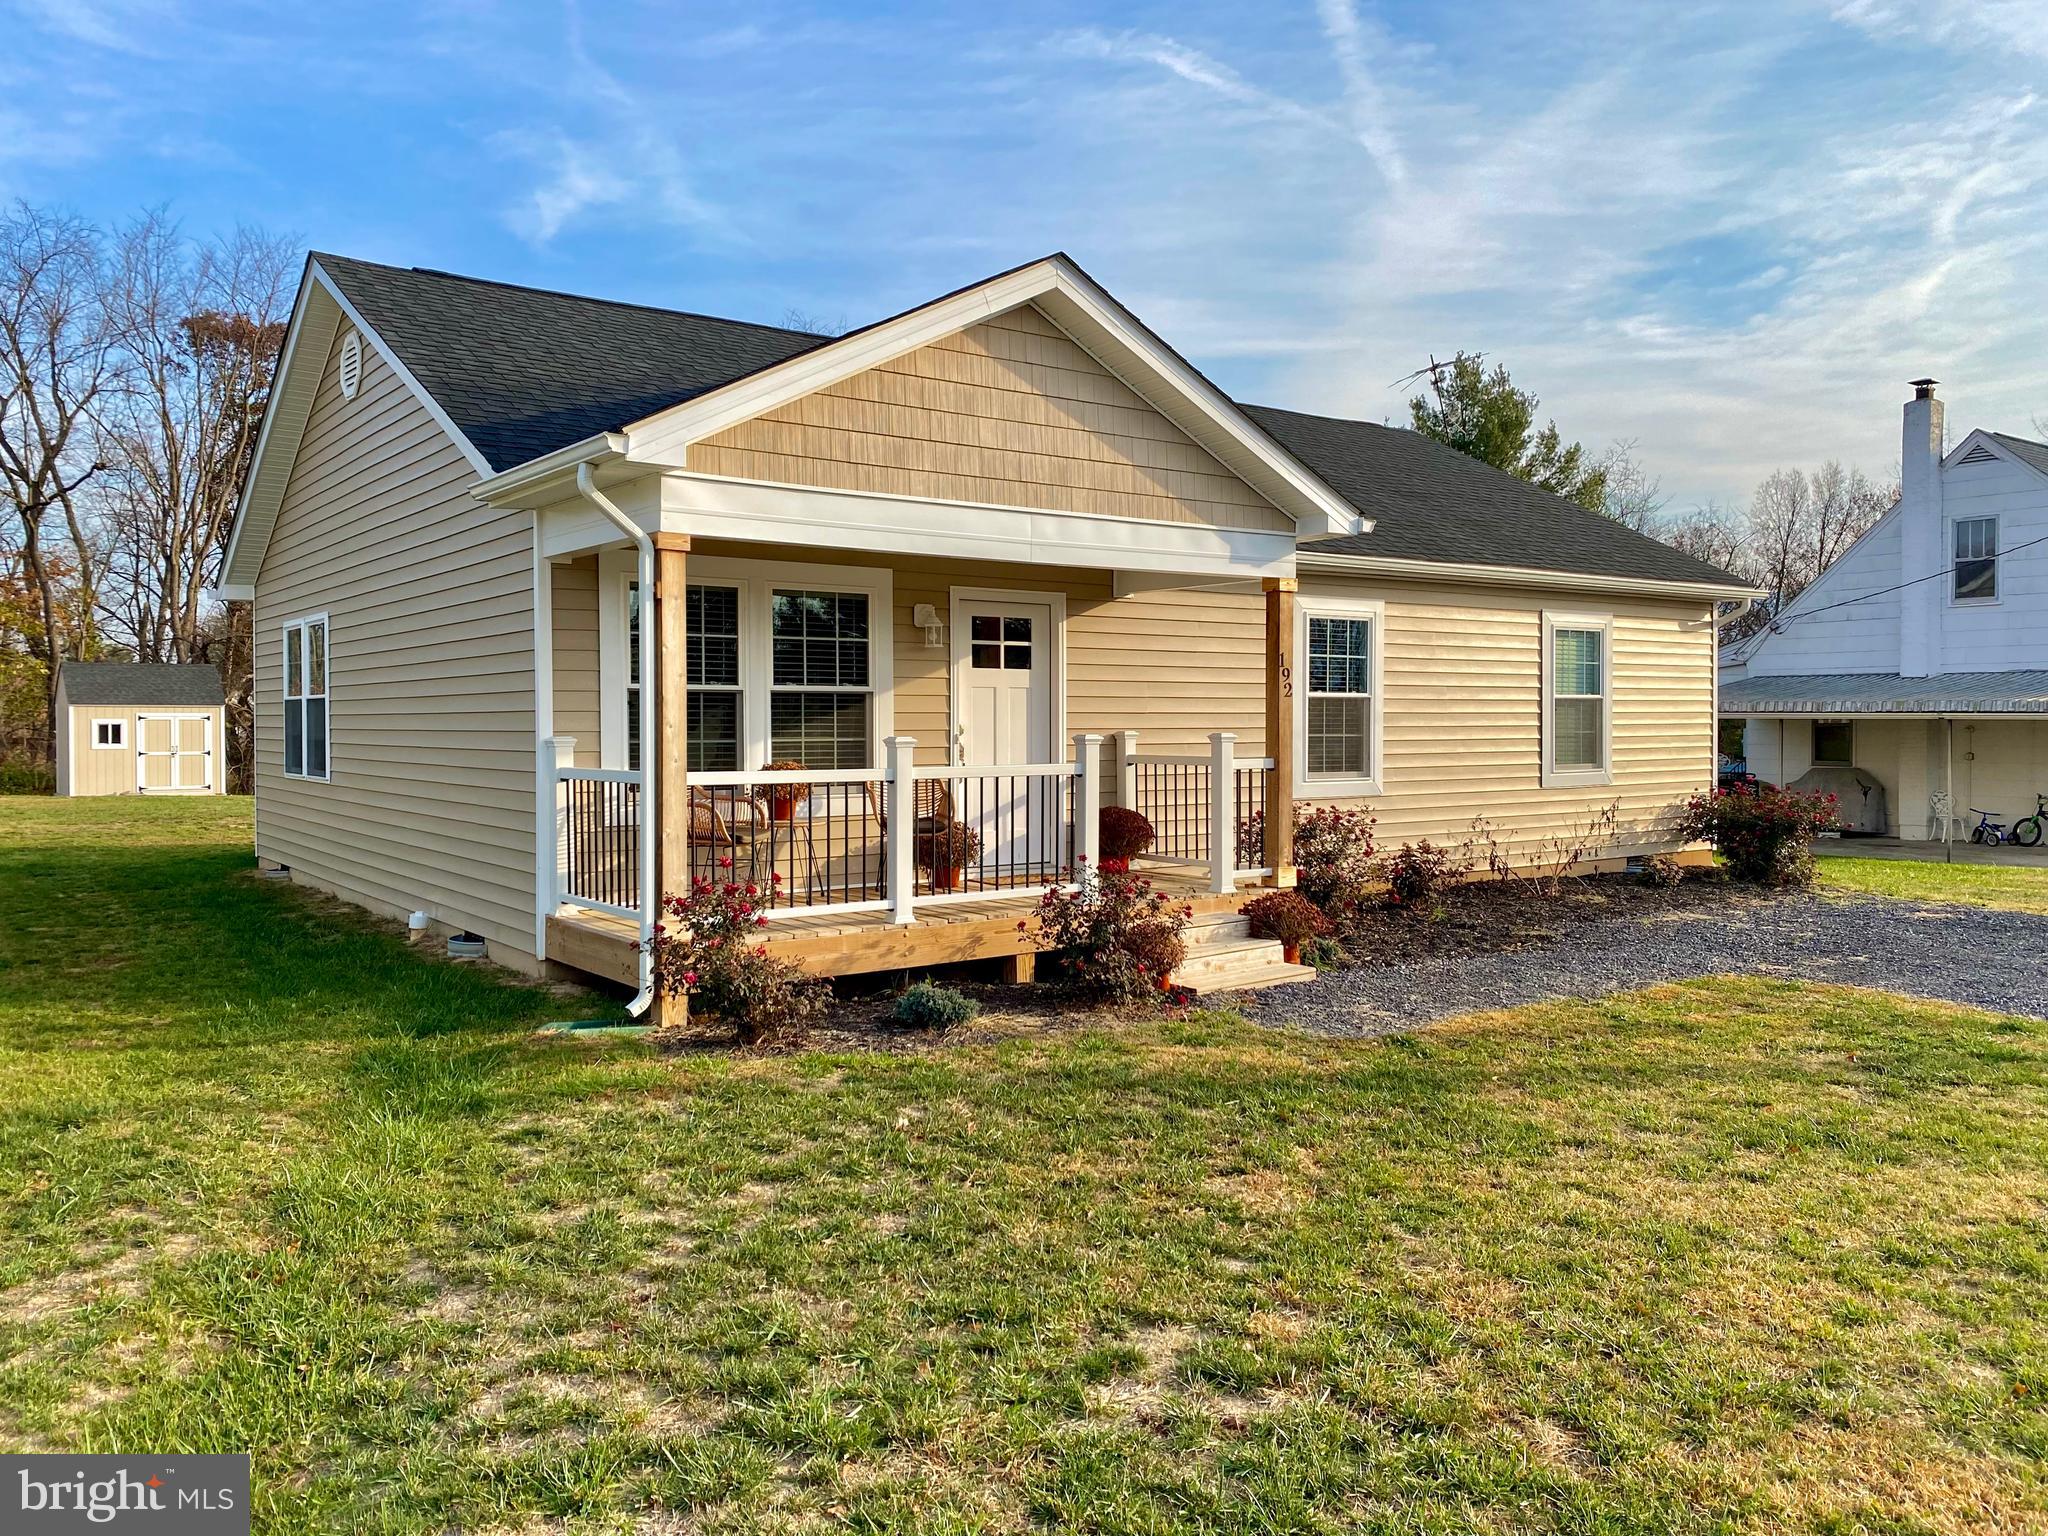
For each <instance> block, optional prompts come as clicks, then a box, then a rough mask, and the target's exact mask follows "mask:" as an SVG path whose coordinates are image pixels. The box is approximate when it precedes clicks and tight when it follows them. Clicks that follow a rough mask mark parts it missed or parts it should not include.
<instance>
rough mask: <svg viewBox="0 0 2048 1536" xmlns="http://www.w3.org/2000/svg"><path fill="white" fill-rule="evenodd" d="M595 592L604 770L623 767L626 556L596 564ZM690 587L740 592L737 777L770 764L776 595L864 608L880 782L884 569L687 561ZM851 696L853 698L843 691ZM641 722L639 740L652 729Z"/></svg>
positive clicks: (889, 679) (886, 644)
mask: <svg viewBox="0 0 2048 1536" xmlns="http://www.w3.org/2000/svg"><path fill="white" fill-rule="evenodd" d="M598 568H599V571H600V573H601V575H602V576H603V577H604V579H603V580H602V581H600V583H599V584H598V624H599V635H598V673H599V681H600V683H601V684H602V699H601V703H600V714H599V719H600V721H601V728H602V733H603V737H604V741H603V753H604V756H603V762H604V766H605V767H607V768H624V767H625V766H626V662H627V654H626V639H625V624H626V617H625V615H626V586H627V584H628V583H629V582H631V581H633V580H635V579H637V574H638V573H637V568H636V566H635V564H634V559H633V555H632V552H631V551H613V550H607V551H605V552H604V553H603V555H602V556H601V557H600V562H599V567H598ZM684 579H685V581H686V582H688V583H689V584H690V585H692V586H696V585H704V586H727V587H738V588H739V589H740V770H741V771H742V772H745V773H752V772H756V771H758V770H759V769H760V768H761V766H762V765H763V764H764V763H767V762H769V761H770V760H771V757H772V752H771V749H770V746H769V739H768V720H769V707H770V705H769V699H770V695H771V693H772V692H773V691H774V690H773V689H772V688H771V686H770V682H769V679H770V678H771V677H772V676H773V675H774V674H773V672H772V670H771V665H770V663H771V661H772V650H771V646H770V641H771V635H770V628H771V610H772V599H773V594H774V592H775V590H776V589H777V588H778V587H780V588H784V589H806V590H810V591H830V592H858V593H860V594H861V595H863V596H864V597H866V598H867V600H868V690H867V691H868V693H869V695H870V696H871V697H872V699H873V701H874V702H873V704H872V705H871V706H870V707H869V709H868V736H869V740H868V761H869V763H870V764H871V765H872V766H873V768H874V770H875V772H876V773H877V774H878V775H879V774H880V773H881V771H882V768H883V766H884V763H883V753H882V743H883V742H885V741H887V740H888V739H889V737H890V736H891V735H892V734H894V732H895V728H896V720H895V700H896V644H895V641H896V608H895V600H896V591H895V573H894V572H892V571H890V570H888V569H887V568H885V567H879V566H876V567H870V566H861V565H820V564H816V563H812V562H799V561H785V560H737V559H732V558H729V557H726V556H723V555H702V556H698V555H693V556H691V557H690V558H689V559H688V561H687V563H686V565H685V567H684ZM661 681H662V683H663V684H664V685H666V686H669V687H675V688H680V687H683V686H684V683H683V679H682V678H681V677H674V678H671V677H669V676H668V675H667V674H664V675H663V676H662V679H661ZM846 691H848V692H853V691H856V690H852V689H849V690H846ZM652 724H653V723H652V722H651V721H643V722H642V723H641V729H642V731H643V733H645V732H649V731H650V730H651V729H652Z"/></svg>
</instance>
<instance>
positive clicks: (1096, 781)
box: [1074, 731, 1102, 877]
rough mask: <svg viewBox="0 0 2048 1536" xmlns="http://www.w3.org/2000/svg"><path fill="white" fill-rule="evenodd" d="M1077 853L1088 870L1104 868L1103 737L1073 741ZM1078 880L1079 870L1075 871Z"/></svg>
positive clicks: (1090, 735)
mask: <svg viewBox="0 0 2048 1536" xmlns="http://www.w3.org/2000/svg"><path fill="white" fill-rule="evenodd" d="M1074 773H1075V777H1076V779H1077V781H1078V782H1076V784H1075V785H1074V852H1075V853H1076V854H1077V855H1078V856H1079V857H1080V859H1081V860H1082V861H1083V862H1084V863H1085V865H1086V867H1087V868H1089V869H1097V870H1099V869H1100V868H1101V866H1102V738H1101V737H1100V736H1098V735H1095V734H1094V733H1093V732H1089V731H1084V732H1082V733H1081V734H1080V735H1079V736H1076V737H1075V738H1074ZM1074 873H1075V875H1076V877H1078V876H1079V875H1080V871H1079V870H1076V871H1075V872H1074Z"/></svg>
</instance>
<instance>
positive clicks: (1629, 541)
mask: <svg viewBox="0 0 2048 1536" xmlns="http://www.w3.org/2000/svg"><path fill="white" fill-rule="evenodd" d="M1243 409H1244V412H1245V414H1246V415H1248V416H1250V417H1251V419H1252V420H1253V421H1255V422H1257V423H1258V424H1259V425H1260V426H1261V427H1263V428H1265V429H1266V431H1267V432H1268V433H1269V434H1271V435H1272V436H1273V437H1274V438H1275V439H1277V440H1278V441H1279V443H1280V445H1281V446H1282V447H1284V448H1285V449H1286V450H1287V451H1288V452H1289V453H1291V454H1293V455H1294V456H1295V457H1296V458H1297V459H1299V460H1301V462H1302V463H1303V464H1305V465H1307V466H1308V468H1310V469H1311V470H1313V471H1314V472H1315V473H1316V474H1318V475H1320V476H1321V477H1322V478H1323V480H1324V481H1325V482H1326V483H1327V484H1328V485H1329V486H1330V488H1331V489H1332V490H1334V491H1336V492H1337V493H1338V494H1339V495H1340V496H1342V497H1343V498H1344V499H1345V500H1346V501H1348V502H1350V503H1351V504H1352V505H1353V506H1354V507H1356V508H1357V509H1358V510H1359V511H1360V512H1363V513H1364V514H1365V515H1366V516H1367V517H1370V518H1372V519H1374V520H1375V523H1376V526H1375V527H1374V528H1373V531H1372V532H1371V533H1364V534H1358V535H1355V536H1353V537H1349V538H1339V539H1318V540H1316V541H1315V542H1314V543H1313V544H1305V545H1303V546H1302V549H1303V552H1304V553H1306V554H1333V555H1370V556H1374V557H1377V558H1380V559H1392V560H1431V561H1446V562H1453V563H1457V564H1465V565H1506V566H1524V567H1527V568H1529V569H1531V570H1539V571H1576V572H1584V573H1586V574H1588V575H1595V576H1620V577H1630V578H1638V579H1645V580H1649V581H1697V582H1716V583H1720V584H1722V585H1726V586H1741V585H1742V583H1741V582H1739V581H1737V580H1736V579H1735V578H1734V577H1733V576H1730V575H1729V574H1728V573H1727V572H1726V571H1723V570H1720V569H1718V568H1716V567H1714V566H1711V565H1708V564H1707V563H1706V562H1705V561H1703V560H1695V559H1693V557H1692V556H1691V555H1687V554H1681V553H1680V552H1679V551H1678V550H1675V549H1673V548H1672V547H1671V546H1670V545H1668V544H1660V543H1659V542H1658V541H1657V540H1655V539H1652V538H1646V537H1645V536H1644V535H1642V534H1640V533H1635V532H1633V531H1631V530H1630V529H1627V528H1624V527H1622V525H1621V524H1619V523H1617V522H1615V521H1614V519H1612V518H1610V517H1602V516H1601V515H1600V514H1599V513H1598V512H1588V511H1587V510H1586V509H1585V508H1584V507H1582V506H1580V505H1579V504H1578V503H1576V502H1571V501H1566V500H1565V499H1564V498H1563V497H1562V496H1553V495H1552V494H1551V493H1550V492H1548V491H1545V490H1540V489H1538V488H1537V487H1536V486H1533V485H1531V484H1530V483H1529V482H1528V481H1526V480H1519V479H1517V478H1516V477H1515V476H1513V475H1510V474H1507V473H1506V472H1504V471H1502V470H1498V469H1495V468H1494V467H1493V466H1492V465H1490V464H1482V463H1481V462H1480V461H1479V460H1477V459H1474V458H1468V457H1467V456H1466V455H1464V454H1462V453H1460V452H1458V450H1457V449H1455V448H1450V447H1447V446H1445V445H1444V444H1442V443H1440V442H1438V441H1437V440H1436V439H1435V438H1433V437H1427V436H1425V435H1424V434H1422V433H1420V432H1411V431H1408V430H1407V429H1405V428H1402V427H1383V426H1375V425H1374V424H1373V423H1371V422H1369V421H1346V420H1343V419H1342V418H1339V417H1335V416H1310V415H1305V414H1304V413H1302V412H1300V411H1283V410H1281V409H1279V408H1278V407H1276V406H1270V405H1247V406H1245V407H1244V408H1243Z"/></svg>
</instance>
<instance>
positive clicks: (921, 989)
mask: <svg viewBox="0 0 2048 1536" xmlns="http://www.w3.org/2000/svg"><path fill="white" fill-rule="evenodd" d="M980 1012H981V1004H979V1003H977V1002H976V1001H975V1000H974V999H973V998H971V997H968V996H966V995H965V994H964V993H960V992H955V991H954V990H953V989H952V988H951V987H942V986H940V985H939V984H938V983H937V982H936V981H932V980H929V979H927V980H924V981H920V982H919V983H918V984H917V985H916V986H914V987H911V988H909V989H908V990H907V991H905V992H904V994H903V995H902V996H901V997H899V998H897V999H896V1011H895V1012H894V1013H893V1014H892V1015H891V1017H892V1018H894V1019H895V1020H896V1022H897V1023H898V1024H903V1025H907V1026H908V1027H909V1028H911V1029H951V1028H952V1027H953V1026H954V1025H955V1024H965V1023H966V1022H967V1021H968V1020H969V1019H971V1018H973V1017H974V1016H975V1015H976V1014H978V1013H980Z"/></svg>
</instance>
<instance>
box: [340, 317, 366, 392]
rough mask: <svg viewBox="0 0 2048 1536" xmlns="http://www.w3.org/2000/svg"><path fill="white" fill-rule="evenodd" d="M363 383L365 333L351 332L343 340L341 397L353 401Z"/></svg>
mask: <svg viewBox="0 0 2048 1536" xmlns="http://www.w3.org/2000/svg"><path fill="white" fill-rule="evenodd" d="M362 382H363V333H362V332H361V331H350V332H349V333H348V334H347V335H346V336H344V337H342V339H341V397H342V399H344V400H353V399H355V397H356V390H357V389H358V388H359V387H360V386H361V384H362Z"/></svg>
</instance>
